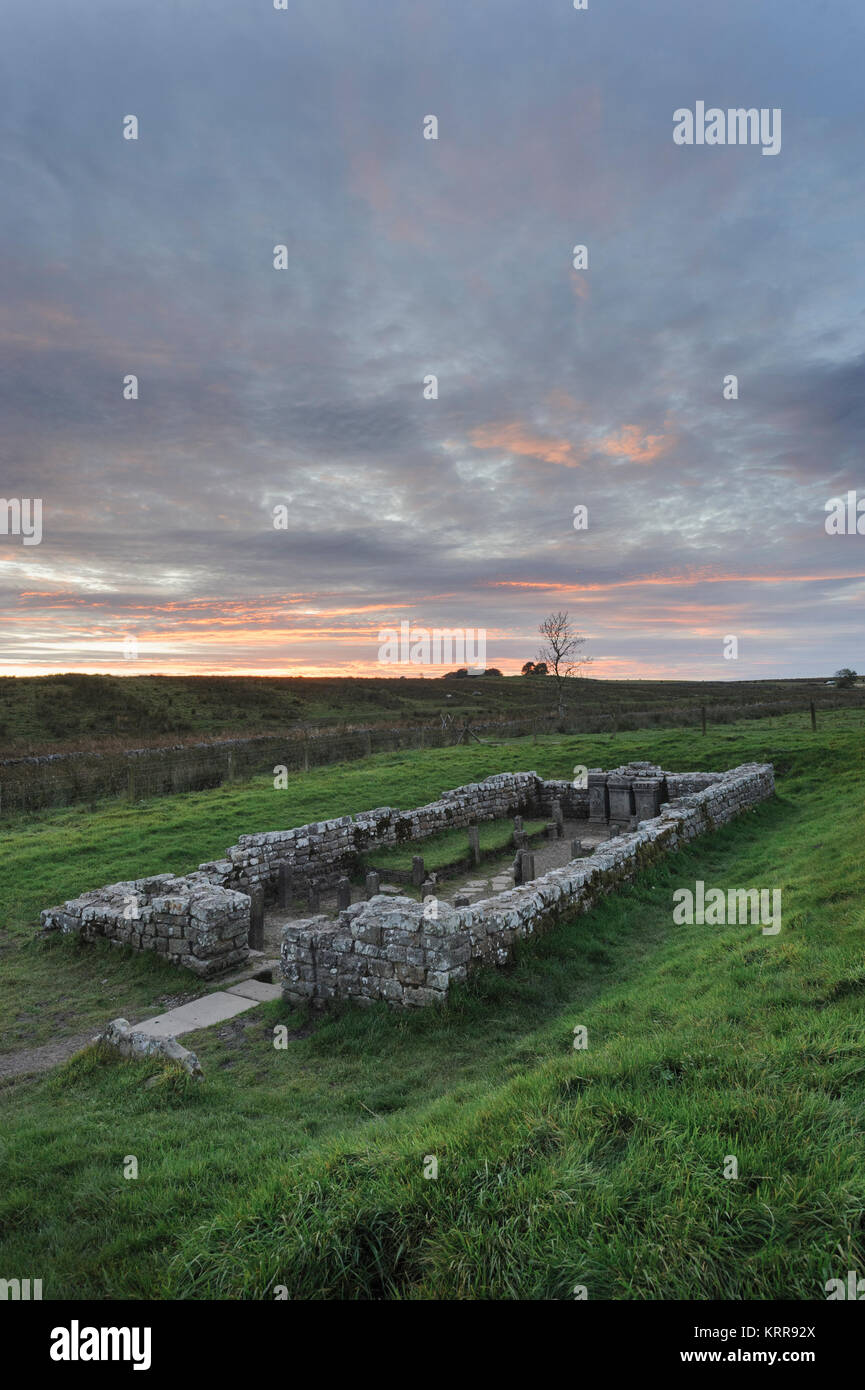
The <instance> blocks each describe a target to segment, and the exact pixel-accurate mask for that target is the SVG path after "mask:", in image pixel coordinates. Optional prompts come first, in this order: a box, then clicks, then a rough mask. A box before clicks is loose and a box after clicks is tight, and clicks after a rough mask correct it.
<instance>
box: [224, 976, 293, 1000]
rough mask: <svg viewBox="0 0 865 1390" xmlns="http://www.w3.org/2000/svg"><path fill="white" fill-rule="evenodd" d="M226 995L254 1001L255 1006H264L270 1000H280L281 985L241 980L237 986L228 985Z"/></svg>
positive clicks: (264, 981) (265, 981)
mask: <svg viewBox="0 0 865 1390" xmlns="http://www.w3.org/2000/svg"><path fill="white" fill-rule="evenodd" d="M226 993H227V994H236V995H238V996H239V997H240V998H241V999H254V1000H255V1002H256V1004H266V1003H267V1002H268V1001H269V1000H270V999H281V998H282V985H272V984H269V983H268V981H267V980H241V981H240V982H239V984H236V985H229V987H228V989H227V990H226Z"/></svg>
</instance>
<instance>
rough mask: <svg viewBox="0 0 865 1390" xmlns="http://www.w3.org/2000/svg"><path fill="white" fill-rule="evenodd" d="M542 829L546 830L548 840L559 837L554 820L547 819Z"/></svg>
mask: <svg viewBox="0 0 865 1390" xmlns="http://www.w3.org/2000/svg"><path fill="white" fill-rule="evenodd" d="M544 829H545V830H546V832H547V839H548V840H557V839H558V838H559V827H558V826H557V825H556V822H555V821H554V820H550V821H547V823H546V826H545V827H544Z"/></svg>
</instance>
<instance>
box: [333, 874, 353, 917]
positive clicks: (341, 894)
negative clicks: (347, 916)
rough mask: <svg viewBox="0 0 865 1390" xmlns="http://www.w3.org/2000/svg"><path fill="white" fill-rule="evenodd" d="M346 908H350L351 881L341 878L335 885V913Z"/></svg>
mask: <svg viewBox="0 0 865 1390" xmlns="http://www.w3.org/2000/svg"><path fill="white" fill-rule="evenodd" d="M347 907H351V881H350V880H349V879H347V878H341V879H340V880H339V881H338V883H337V885H336V909H337V912H343V911H344V910H345V909H346V908H347Z"/></svg>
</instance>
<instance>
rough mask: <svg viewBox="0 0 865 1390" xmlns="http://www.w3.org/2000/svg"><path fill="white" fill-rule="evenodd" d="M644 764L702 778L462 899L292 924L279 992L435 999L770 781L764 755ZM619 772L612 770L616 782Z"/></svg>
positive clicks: (757, 795) (371, 907)
mask: <svg viewBox="0 0 865 1390" xmlns="http://www.w3.org/2000/svg"><path fill="white" fill-rule="evenodd" d="M647 771H648V769H647V767H646V765H643V766H642V767H641V768H639V769H635V770H634V773H633V777H632V781H636V782H639V781H650V782H654V781H659V780H664V779H665V780H666V784H667V786H668V787H669V784H670V780H671V779H672V780H673V782H674V785H677V786H678V785H681V784H684V785H685V786H693V785H694V784H695V783H697V782H703V785H702V786H699V787H698V788H697V789H696V790H692V791H688V792H685V793H684V794H682V795H679V796H677V797H675V798H674V799H673V800H671V801H669V802H667V803H666V804H664V805H663V806H662V807H661V809H660V812H659V814H658V815H657V816H653V817H652V818H650V819H648V820H643V821H641V822H639V823H638V824H637V826H636V828H634V829H632V830H629V831H626V832H623V833H622V834H620V835H618V836H616V837H615V838H614V839H611V840H607V841H606V842H604V843H603V844H602V845H601V846H600V847H599V849H598V850H596V852H595V853H594V854H593V855H592V856H591V857H590V858H585V859H573V860H571V862H570V863H569V864H567V865H565V867H564V868H561V869H554V870H553V871H552V872H551V873H548V874H544V875H543V876H542V877H541V878H536V879H534V880H532V882H530V883H528V884H525V885H524V886H521V887H518V888H514V889H512V890H511V891H509V892H506V893H501V894H499V895H498V896H496V897H493V898H488V899H486V900H483V901H481V902H477V903H474V904H472V905H471V906H470V907H466V908H461V909H457V908H452V907H450V906H449V905H448V904H445V903H437V904H435V915H433V913H432V911H431V909H432V907H433V905H432V904H430V903H426V904H421V903H417V902H415V901H413V900H412V899H410V898H394V897H389V896H386V895H384V894H382V895H379V896H376V897H374V898H372V899H370V901H369V902H365V903H356V904H354V905H353V906H352V907H349V908H347V909H345V910H344V911H343V912H341V913H340V915H339V919H338V921H337V922H336V923H334V922H332V921H330V920H329V919H327V918H325V917H315V918H310V919H308V920H306V921H303V922H294V923H291V924H290V925H289V926H287V927H286V928H285V930H284V933H283V939H282V959H281V973H282V980H283V994H284V996H285V998H286V999H287V1000H288V1001H289V1002H290V1003H292V1004H312V1005H316V1006H321V1005H324V1004H327V1003H328V1002H329V1001H331V1000H336V999H354V1000H357V1001H358V1002H361V1003H372V1002H373V1001H374V1000H386V1001H387V1002H388V1003H389V1004H392V1005H395V1006H397V1007H413V1006H421V1005H426V1004H431V1003H436V1002H440V1001H443V1000H444V999H445V998H446V997H447V992H448V989H449V988H450V986H451V985H452V984H454V983H456V982H458V981H460V980H463V979H465V977H466V974H467V972H468V970H469V968H470V967H471V965H472V964H488V965H504V964H505V963H506V962H507V961H508V960H509V959H510V957H511V953H512V950H513V946H514V943H515V942H516V941H517V940H518V939H519V938H521V937H529V936H533V935H536V934H539V933H541V932H545V931H548V930H549V929H550V928H551V927H553V926H554V925H555V924H556V923H557V922H558V921H561V920H562V919H563V918H567V917H572V916H573V915H574V914H575V913H577V912H585V911H587V910H588V909H589V908H590V907H591V906H592V905H593V903H595V902H597V900H598V899H599V897H601V896H602V895H603V894H605V893H609V892H612V891H614V890H615V889H616V888H617V887H619V886H620V885H621V884H622V883H624V882H627V881H628V880H629V879H631V878H632V877H633V876H634V874H636V873H637V872H638V871H639V870H640V869H642V868H644V867H646V866H647V865H649V864H651V863H653V862H654V861H655V860H656V859H657V858H658V857H659V856H661V855H665V854H668V853H670V852H671V851H674V850H677V849H678V848H680V846H682V845H684V844H687V843H688V842H689V841H690V840H692V839H694V838H695V836H697V835H701V834H703V833H705V832H706V831H708V830H712V829H714V828H715V827H716V826H719V825H723V824H724V823H725V822H726V821H729V820H731V819H732V818H733V817H734V816H737V815H740V814H741V813H742V812H744V811H747V810H749V809H750V808H751V807H753V806H755V805H756V804H757V803H758V802H760V801H763V800H765V799H766V798H767V797H770V796H772V794H773V793H774V789H775V781H774V772H773V768H772V766H771V764H768V763H765V764H745V765H743V766H742V767H737V768H733V769H732V770H731V771H729V772H724V773H706V774H697V773H694V774H679V775H678V782H677V781H676V777H674V775H673V774H669V773H668V774H663V773H662V774H661V778H660V779H659V778H656V777H654V776H651V775H650V776H648V777H647V776H645V774H646V772H647ZM658 771H660V769H659V770H658ZM622 772H623V770H622V769H617V774H618V777H619V779H620V780H624V779H623V778H622ZM617 774H604V775H605V776H607V775H609V776H614V777H615V776H616V775H617ZM598 785H600V784H598ZM544 794H545V793H544Z"/></svg>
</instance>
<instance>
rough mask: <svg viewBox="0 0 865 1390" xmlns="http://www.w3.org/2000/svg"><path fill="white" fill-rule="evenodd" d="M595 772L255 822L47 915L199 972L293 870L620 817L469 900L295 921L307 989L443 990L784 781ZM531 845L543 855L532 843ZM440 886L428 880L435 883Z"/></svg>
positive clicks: (288, 935)
mask: <svg viewBox="0 0 865 1390" xmlns="http://www.w3.org/2000/svg"><path fill="white" fill-rule="evenodd" d="M586 781H587V785H586V786H585V787H582V786H579V785H577V786H575V785H574V783H572V782H568V781H556V780H544V779H543V778H541V777H539V776H538V774H537V773H535V772H516V773H498V774H496V775H495V776H493V777H489V778H487V779H486V780H485V781H483V782H479V783H471V784H469V785H467V786H464V787H457V788H455V789H454V790H452V791H448V792H443V793H442V795H441V797H440V798H439V800H438V801H434V802H431V803H429V804H428V805H426V806H420V807H417V808H416V809H414V810H411V811H398V810H395V809H394V808H392V807H387V806H385V807H379V808H377V809H376V810H374V811H365V812H361V813H359V814H358V815H356V816H342V817H339V818H337V819H333V820H328V821H320V822H315V823H312V824H310V825H303V826H298V827H296V828H294V829H292V830H275V831H268V832H265V833H261V834H255V835H242V836H241V837H240V840H239V841H238V843H237V844H236V845H233V846H231V848H230V849H228V850H227V852H226V855H225V858H224V859H221V860H214V861H211V862H208V863H205V864H201V865H199V867H198V870H197V871H196V872H194V873H190V874H187V875H186V876H184V877H175V876H173V875H170V874H158V875H156V876H154V877H151V878H143V879H134V880H130V881H129V882H124V883H115V884H111V885H109V886H108V887H106V888H101V889H96V890H94V891H93V892H89V893H85V894H83V895H82V896H81V897H79V898H75V899H73V900H71V901H69V902H66V903H64V904H62V905H61V906H59V907H52V908H48V909H46V910H45V911H44V912H43V913H42V925H43V929H44V930H46V931H61V932H67V933H68V932H75V933H78V934H79V935H80V936H81V937H83V938H84V939H86V940H91V939H95V938H99V937H102V938H105V939H107V940H109V941H111V942H113V943H114V944H116V945H124V946H130V947H132V948H133V949H136V950H154V951H156V952H157V953H158V954H159V955H162V956H164V957H165V958H166V959H167V960H169V961H170V962H171V963H172V964H177V965H184V966H186V967H187V968H189V969H191V970H193V971H194V972H195V973H196V974H197V975H199V976H203V977H210V976H216V975H221V974H223V973H224V972H226V971H227V970H229V969H232V968H237V967H238V966H240V965H242V964H243V963H244V962H245V961H246V960H247V958H248V956H249V950H250V946H251V945H253V946H254V945H255V944H256V941H257V940H258V933H259V932H260V930H261V923H262V913H263V909H264V904H265V902H269V903H275V902H276V901H277V900H278V899H279V900H282V901H283V902H284V900H285V892H286V885H287V884H288V883H291V885H292V886H293V888H294V889H295V890H297V889H298V888H300V889H303V888H304V886H306V887H309V888H313V889H314V890H315V891H317V890H318V888H319V887H321V886H326V885H330V886H332V885H334V884H337V883H339V882H340V880H343V882H344V880H345V878H346V876H352V875H353V876H355V877H356V876H357V874H358V873H359V871H360V869H361V867H362V864H363V855H364V854H365V853H366V852H367V851H369V850H371V849H375V848H377V847H380V846H384V845H395V844H405V843H409V842H422V841H423V840H425V839H426V838H428V837H429V836H430V835H433V834H436V833H437V832H439V831H442V830H447V829H451V828H458V827H462V828H466V829H468V828H469V827H472V826H475V825H476V824H477V823H478V822H480V821H483V820H496V819H500V818H502V817H504V816H509V815H514V816H516V815H523V814H529V815H532V816H538V815H545V816H547V817H548V818H549V817H553V818H554V819H558V820H559V821H560V820H561V818H562V817H563V816H565V815H567V816H568V817H569V818H570V819H573V820H576V821H586V822H588V823H589V824H590V825H592V824H593V825H595V826H598V827H600V826H604V827H608V828H609V833H610V835H611V838H609V839H608V840H606V841H604V842H603V843H602V844H600V845H599V846H598V847H597V848H596V849H595V850H594V852H593V853H591V854H588V855H587V854H586V852H585V851H583V850H580V852H579V853H577V850H578V849H579V846H577V845H575V846H574V850H573V851H572V853H574V855H575V857H574V858H572V859H571V860H570V861H569V863H567V864H566V865H565V866H564V867H563V868H557V869H554V870H552V871H550V872H548V873H546V874H543V875H542V876H540V877H537V878H534V877H533V878H531V879H530V880H529V881H527V882H523V883H520V884H519V885H518V886H515V887H514V888H513V889H511V890H509V891H506V892H503V893H499V894H496V895H495V896H492V897H489V898H487V899H484V900H482V901H480V902H474V903H470V904H467V905H465V906H461V907H451V906H450V905H449V904H447V903H443V902H439V901H436V899H435V898H434V897H432V898H430V897H427V898H426V901H425V902H418V901H417V900H416V899H414V898H411V897H400V896H396V897H394V896H392V895H385V894H375V895H374V896H372V897H371V898H370V899H369V900H368V901H366V902H360V903H355V904H353V905H345V904H343V906H342V910H341V911H340V912H339V914H338V917H337V919H336V920H334V919H332V918H330V917H327V916H324V915H321V914H316V915H313V916H310V917H307V918H304V919H301V920H295V921H292V922H289V923H288V925H286V926H285V928H284V930H283V932H282V947H281V965H280V969H281V974H282V980H283V993H284V996H285V998H286V999H287V1000H288V1001H289V1002H291V1003H292V1004H311V1005H313V1006H316V1007H319V1006H321V1005H324V1004H327V1003H328V1002H329V1001H331V1000H339V999H355V1000H357V1001H359V1002H363V1003H371V1002H372V1001H373V1000H377V999H380V1000H386V1001H387V1002H388V1003H390V1004H393V1005H396V1006H399V1007H409V1006H417V1005H424V1004H430V1003H434V1002H437V1001H440V1000H443V999H444V998H446V996H447V992H448V989H449V988H450V985H451V984H453V983H456V982H458V981H460V980H462V979H464V978H465V976H466V974H467V972H468V970H469V968H471V967H472V966H473V965H476V964H496V965H502V964H504V963H505V962H506V961H507V960H508V959H509V958H510V955H511V951H512V948H513V944H514V942H515V941H516V940H517V939H518V938H519V937H526V936H532V935H534V934H536V933H539V932H542V931H547V930H549V929H550V927H552V926H553V925H555V923H556V922H557V921H559V920H561V919H562V918H564V917H568V916H572V915H573V914H574V913H576V912H584V911H586V910H587V909H588V908H589V907H591V905H592V903H593V902H595V901H597V899H598V897H599V896H600V895H601V894H603V893H607V892H610V891H611V890H613V889H615V888H616V887H617V886H618V885H620V884H621V883H622V882H625V881H627V880H628V879H629V878H631V877H632V876H633V875H634V874H635V873H636V872H637V871H638V870H639V869H641V868H642V867H644V866H645V865H648V864H650V863H652V862H654V860H655V859H656V858H657V857H658V856H659V855H661V854H666V853H668V852H670V851H672V850H675V849H677V848H679V846H680V845H682V844H684V843H686V842H687V841H689V840H690V839H692V838H693V837H694V836H695V835H699V834H702V833H703V832H705V831H708V830H711V829H713V828H714V827H715V826H717V825H722V824H723V823H724V822H726V821H728V820H730V819H731V818H732V817H733V816H736V815H738V814H739V813H740V812H743V811H746V810H748V809H750V808H751V807H752V806H754V805H755V804H756V803H757V802H759V801H762V800H764V799H765V798H766V797H769V796H771V795H772V794H773V792H774V773H773V768H772V766H771V764H768V763H765V764H753V763H752V764H745V765H743V766H742V767H737V768H733V769H731V770H730V771H728V772H686V773H673V772H665V771H664V770H663V769H661V768H659V767H656V766H654V765H653V764H651V763H645V762H639V763H630V764H628V765H627V766H625V767H619V768H615V769H614V770H613V771H609V772H606V771H603V770H601V769H591V770H590V771H589V772H588V776H587V779H586ZM529 858H531V856H529ZM425 896H426V895H425Z"/></svg>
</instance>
